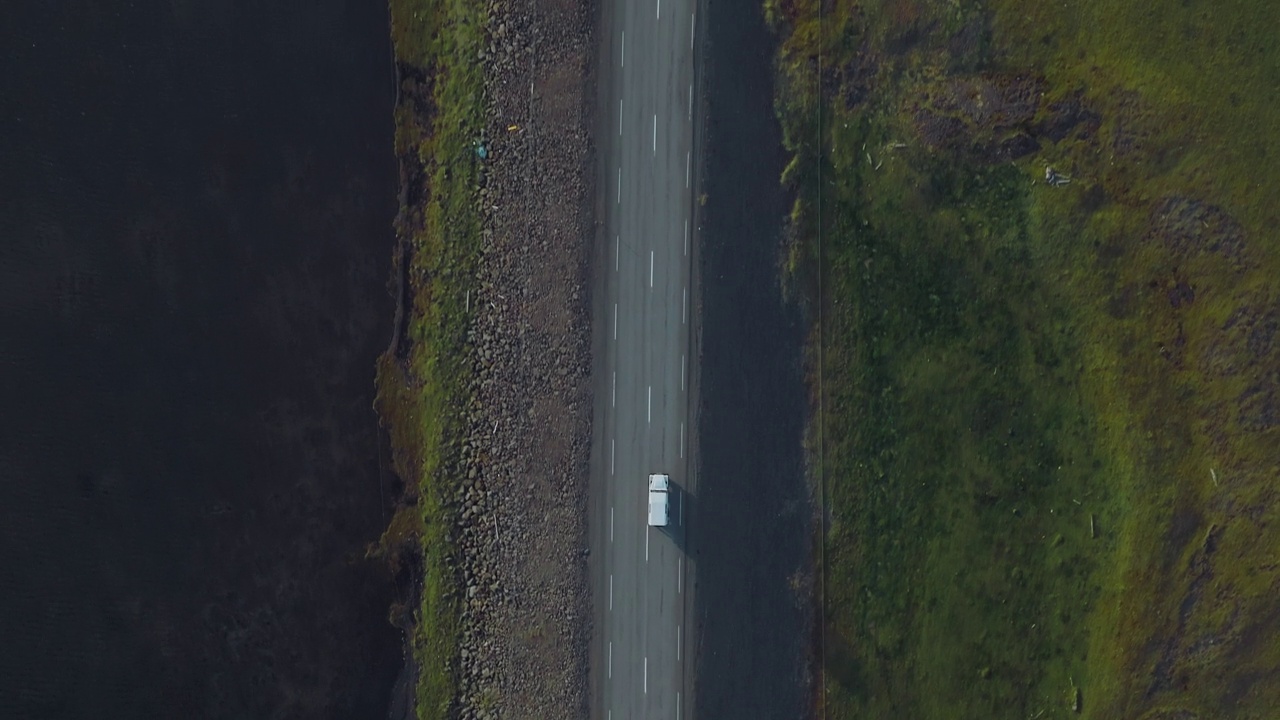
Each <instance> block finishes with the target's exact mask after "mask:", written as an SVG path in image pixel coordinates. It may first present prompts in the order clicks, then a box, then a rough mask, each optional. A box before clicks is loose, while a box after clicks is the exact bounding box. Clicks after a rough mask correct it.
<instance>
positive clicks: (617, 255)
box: [613, 220, 689, 272]
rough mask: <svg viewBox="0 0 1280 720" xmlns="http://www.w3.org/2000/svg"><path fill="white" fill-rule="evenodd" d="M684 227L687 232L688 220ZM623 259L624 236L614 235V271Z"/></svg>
mask: <svg viewBox="0 0 1280 720" xmlns="http://www.w3.org/2000/svg"><path fill="white" fill-rule="evenodd" d="M684 227H685V232H686V233H687V232H689V221H688V220H685V221H684ZM685 242H686V243H687V242H689V241H688V239H687V238H686V239H685ZM686 247H687V246H686ZM621 259H622V236H621V235H614V236H613V271H614V272H618V263H619V262H621Z"/></svg>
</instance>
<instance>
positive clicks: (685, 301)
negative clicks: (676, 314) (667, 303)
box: [680, 288, 689, 324]
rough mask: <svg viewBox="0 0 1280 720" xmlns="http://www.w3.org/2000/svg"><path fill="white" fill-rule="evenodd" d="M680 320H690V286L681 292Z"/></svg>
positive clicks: (683, 321)
mask: <svg viewBox="0 0 1280 720" xmlns="http://www.w3.org/2000/svg"><path fill="white" fill-rule="evenodd" d="M680 322H681V324H684V323H687V322H689V288H685V289H684V290H682V291H681V294H680Z"/></svg>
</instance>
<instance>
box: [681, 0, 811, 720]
mask: <svg viewBox="0 0 1280 720" xmlns="http://www.w3.org/2000/svg"><path fill="white" fill-rule="evenodd" d="M706 8H707V9H706V15H707V17H708V18H709V20H708V22H707V30H706V35H705V37H706V41H707V42H706V48H707V51H708V52H709V53H710V56H709V58H708V63H707V69H706V72H707V74H706V77H705V78H704V81H703V86H704V87H705V88H707V90H706V92H707V147H706V150H705V157H706V171H705V180H704V182H703V189H704V191H705V192H706V194H707V198H708V200H707V205H706V207H705V208H703V210H702V237H703V241H702V265H701V273H702V285H703V290H702V302H703V308H702V330H701V334H702V365H701V367H702V390H701V413H702V415H701V418H700V419H699V434H700V438H699V447H700V454H701V463H700V468H699V485H698V497H697V498H696V503H697V508H698V511H697V523H698V524H697V526H696V527H692V528H691V529H690V532H691V535H692V540H691V541H692V543H693V546H692V548H693V552H694V553H695V554H696V561H697V563H698V569H697V573H698V589H697V594H696V595H695V598H696V600H695V602H696V607H695V613H696V618H697V622H698V625H699V633H700V635H699V638H698V645H699V654H698V665H697V695H696V702H697V710H698V717H702V718H712V719H718V718H753V719H758V720H766V719H772V718H778V719H779V720H795V719H797V718H801V717H805V716H807V715H808V711H809V700H810V698H809V697H808V694H807V685H806V682H807V671H806V664H807V662H808V659H809V656H808V653H809V650H810V646H809V634H808V633H809V623H808V618H809V616H810V614H811V613H810V612H809V605H810V602H811V600H810V597H811V596H810V592H811V591H810V590H809V589H808V588H807V587H806V583H805V582H803V581H801V580H799V578H801V577H803V576H802V574H801V570H802V569H803V568H804V566H805V565H806V563H807V562H808V560H809V556H808V552H809V547H810V541H811V537H812V536H811V533H812V531H813V528H812V523H811V517H812V512H811V510H810V507H809V505H808V495H807V493H806V490H805V480H804V465H803V463H804V458H803V456H802V435H803V429H804V420H805V411H806V408H805V388H804V382H803V381H804V378H803V372H802V366H801V346H802V343H803V340H804V336H803V328H802V325H801V322H800V317H799V314H798V313H797V312H795V311H794V309H788V308H786V307H784V305H783V304H782V299H781V292H780V289H779V284H778V282H779V275H778V258H779V243H780V239H781V233H782V221H783V219H784V217H785V216H786V213H787V204H786V199H785V197H784V195H783V192H782V188H781V186H780V185H779V177H780V175H781V173H782V168H783V165H784V163H785V160H786V158H785V157H784V155H783V152H782V138H781V135H780V133H781V130H780V128H779V126H778V123H777V121H776V120H775V118H774V112H773V85H772V82H771V80H772V78H773V69H772V62H773V53H774V50H775V47H774V38H773V37H772V36H771V35H770V34H769V32H768V31H767V30H766V28H765V25H764V19H763V17H762V16H761V14H760V12H759V10H758V9H757V8H756V7H755V6H753V5H744V4H743V3H741V2H737V1H736V0H733V1H731V0H709V1H708V2H707V3H706Z"/></svg>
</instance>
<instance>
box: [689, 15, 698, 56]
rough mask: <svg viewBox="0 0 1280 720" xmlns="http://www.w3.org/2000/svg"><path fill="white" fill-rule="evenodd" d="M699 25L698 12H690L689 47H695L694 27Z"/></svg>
mask: <svg viewBox="0 0 1280 720" xmlns="http://www.w3.org/2000/svg"><path fill="white" fill-rule="evenodd" d="M697 26H698V13H689V49H690V50H692V49H693V29H694V28H696V27H697Z"/></svg>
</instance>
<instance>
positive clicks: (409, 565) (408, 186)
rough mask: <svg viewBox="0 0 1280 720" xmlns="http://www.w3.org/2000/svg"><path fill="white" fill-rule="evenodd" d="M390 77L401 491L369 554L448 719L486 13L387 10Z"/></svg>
mask: <svg viewBox="0 0 1280 720" xmlns="http://www.w3.org/2000/svg"><path fill="white" fill-rule="evenodd" d="M390 9H391V32H392V39H393V43H394V50H395V60H396V64H397V75H398V77H399V81H400V84H399V97H398V102H397V105H396V109H395V125H396V130H395V142H396V148H395V150H396V155H397V157H398V158H399V161H400V168H401V169H400V175H401V177H400V182H401V193H402V196H401V209H400V215H399V216H398V217H397V219H396V233H397V240H398V242H399V247H398V250H397V256H396V268H395V277H394V278H393V279H392V284H393V286H395V287H396V288H397V290H396V291H397V294H398V295H399V298H398V302H399V303H400V308H399V310H398V312H397V326H396V329H395V333H396V336H395V339H394V340H393V342H392V345H391V347H390V348H388V350H387V352H386V353H384V355H383V356H382V357H381V358H380V359H379V362H378V368H377V410H378V413H379V415H380V417H381V418H382V422H383V425H384V426H385V427H386V428H387V430H388V432H389V435H390V437H391V443H392V450H393V463H394V468H395V472H396V474H397V475H398V476H399V478H401V479H402V480H403V481H404V482H405V483H406V485H407V487H406V488H405V492H404V497H403V499H402V501H401V504H400V506H399V508H398V510H397V512H396V514H395V516H394V518H393V519H392V521H391V523H390V525H389V527H388V528H387V530H386V532H385V534H384V535H383V538H382V540H381V542H380V543H379V545H378V547H376V548H374V549H373V551H372V552H373V553H374V554H375V555H377V556H379V557H382V558H384V559H385V560H387V561H388V562H389V563H390V564H391V566H392V567H393V569H394V570H395V571H396V572H397V573H400V574H401V577H402V578H407V579H408V581H409V582H410V583H411V584H412V585H413V586H414V587H415V588H416V595H415V596H414V597H413V598H412V599H411V600H408V601H407V602H406V604H405V605H403V606H398V607H395V608H393V609H392V621H393V622H395V623H396V624H397V625H400V626H402V627H404V628H406V630H407V631H408V632H409V633H411V637H412V646H413V657H414V660H415V663H416V666H417V671H418V678H417V686H416V700H417V713H418V717H419V718H422V719H423V720H434V719H435V718H445V717H448V716H449V713H450V711H451V708H452V706H453V703H454V702H455V699H456V698H455V696H456V690H457V688H456V684H457V667H458V647H459V637H458V634H459V612H460V607H459V593H458V587H457V576H456V574H455V572H454V570H453V568H454V567H456V563H455V562H454V560H453V557H452V556H453V553H454V552H455V548H454V546H453V544H452V538H451V537H450V529H451V528H452V526H453V522H452V518H451V516H450V514H449V513H450V509H449V498H451V497H452V496H453V488H454V485H455V482H456V479H457V478H456V477H455V471H456V467H457V461H458V443H459V438H460V437H461V432H462V426H461V421H462V415H461V413H462V410H463V408H465V407H466V399H467V397H468V396H467V388H468V381H469V379H470V376H471V373H470V364H469V363H470V359H469V358H468V356H467V353H466V350H465V345H464V340H465V334H466V328H467V322H468V319H467V290H468V288H469V286H470V280H471V279H472V278H473V277H474V276H475V271H476V265H477V262H478V250H479V238H480V221H479V217H478V215H477V212H476V204H475V203H476V190H475V189H476V187H477V183H478V178H479V172H480V165H479V159H478V158H477V154H476V147H475V145H474V143H475V142H476V140H477V138H479V136H480V132H481V129H482V127H483V124H482V114H483V105H482V91H483V74H482V67H481V64H480V63H479V62H478V60H477V58H478V56H479V53H480V51H481V49H482V47H483V45H482V43H483V38H484V23H485V11H484V5H483V3H476V2H467V1H466V0H391V2H390Z"/></svg>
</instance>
